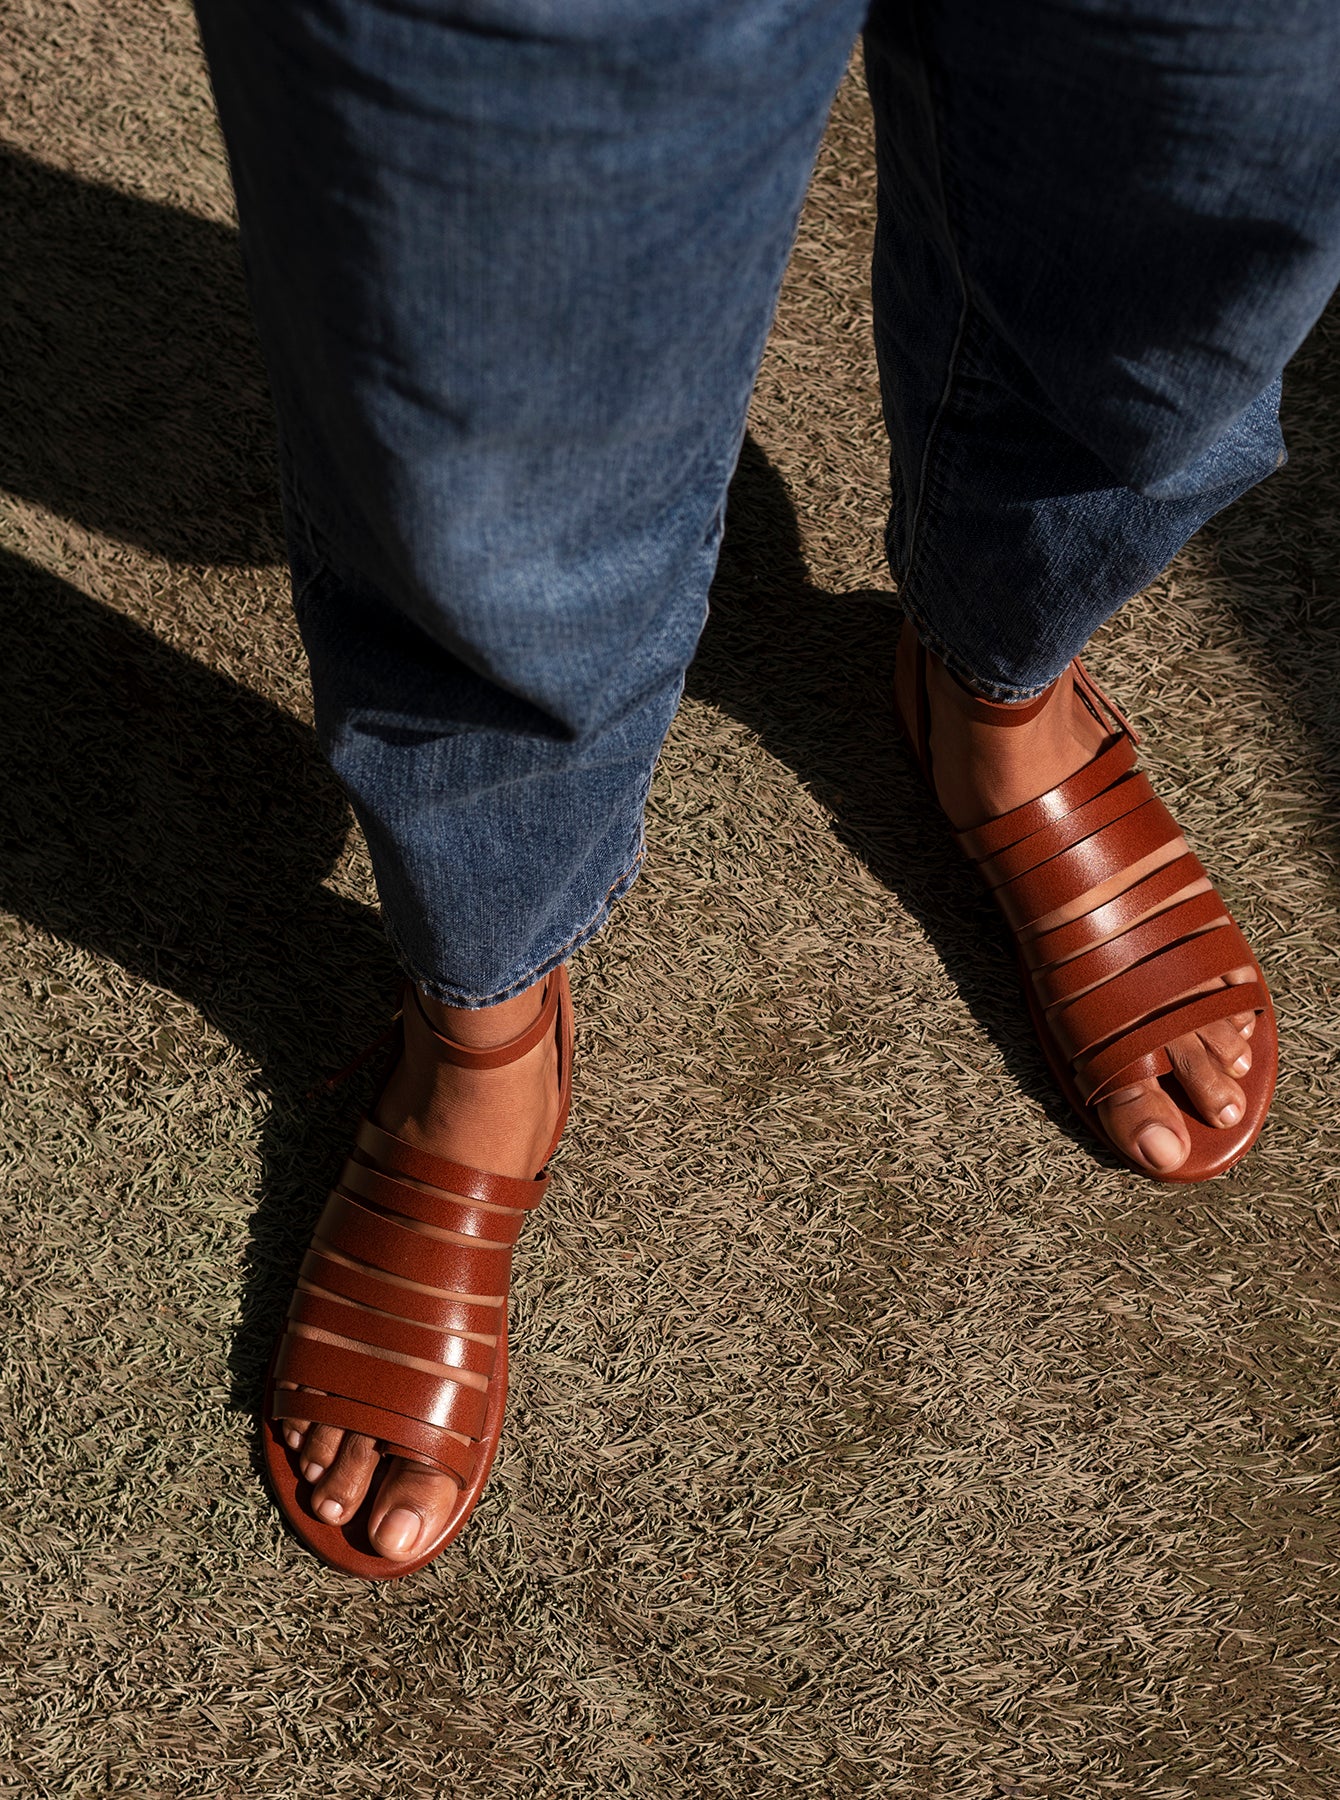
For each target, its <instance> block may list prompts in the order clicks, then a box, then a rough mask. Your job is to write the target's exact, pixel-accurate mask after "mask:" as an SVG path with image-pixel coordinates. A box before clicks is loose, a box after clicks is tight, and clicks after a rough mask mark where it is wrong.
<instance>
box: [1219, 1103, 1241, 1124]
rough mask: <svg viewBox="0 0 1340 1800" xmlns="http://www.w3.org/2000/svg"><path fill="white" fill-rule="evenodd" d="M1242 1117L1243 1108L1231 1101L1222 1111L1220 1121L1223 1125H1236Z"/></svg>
mask: <svg viewBox="0 0 1340 1800" xmlns="http://www.w3.org/2000/svg"><path fill="white" fill-rule="evenodd" d="M1241 1117H1242V1108H1241V1107H1240V1106H1235V1105H1233V1104H1232V1102H1230V1103H1229V1105H1227V1106H1226V1107H1225V1108H1224V1110H1223V1111H1222V1112H1221V1113H1220V1115H1219V1123H1220V1124H1221V1125H1236V1124H1237V1122H1238V1120H1239V1119H1240V1118H1241Z"/></svg>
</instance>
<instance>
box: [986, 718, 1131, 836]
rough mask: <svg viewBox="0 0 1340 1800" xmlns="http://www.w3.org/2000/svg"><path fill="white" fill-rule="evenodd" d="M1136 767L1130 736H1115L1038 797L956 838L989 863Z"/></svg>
mask: <svg viewBox="0 0 1340 1800" xmlns="http://www.w3.org/2000/svg"><path fill="white" fill-rule="evenodd" d="M1134 767H1135V746H1134V745H1133V744H1132V743H1131V741H1130V739H1129V738H1124V737H1119V738H1113V740H1112V742H1111V743H1110V744H1108V745H1107V746H1106V748H1105V749H1102V750H1100V751H1099V752H1098V754H1097V756H1095V757H1094V759H1093V761H1092V762H1091V763H1086V764H1085V765H1084V767H1083V768H1082V769H1079V770H1077V771H1076V773H1075V774H1073V775H1071V776H1068V777H1067V778H1066V780H1065V781H1063V782H1061V783H1060V784H1059V785H1058V786H1057V787H1054V788H1050V789H1049V790H1048V791H1047V792H1046V793H1045V794H1039V795H1038V797H1037V799H1036V800H1026V801H1025V802H1024V804H1023V805H1022V806H1016V807H1015V808H1014V809H1013V811H1012V812H1007V813H1001V815H1000V816H999V818H995V819H989V820H988V821H987V823H986V824H985V825H974V826H973V827H972V829H971V830H970V831H959V832H956V833H955V837H956V839H957V841H958V843H959V845H960V847H961V848H962V850H963V851H964V854H965V855H967V856H968V857H970V858H971V859H972V861H973V862H978V863H980V862H985V861H986V859H987V858H988V857H991V856H998V855H999V854H1000V852H1001V851H1002V850H1007V849H1009V847H1010V845H1011V844H1018V843H1021V842H1022V841H1023V839H1024V838H1028V837H1032V835H1033V833H1034V832H1036V831H1044V830H1045V829H1046V828H1047V826H1049V825H1057V824H1059V823H1060V821H1061V820H1062V819H1064V818H1067V817H1068V816H1069V815H1070V814H1071V813H1072V812H1074V811H1075V809H1076V807H1079V806H1083V805H1084V804H1085V802H1086V801H1088V800H1092V799H1093V797H1094V795H1095V794H1101V793H1102V791H1103V789H1104V788H1109V787H1111V786H1112V784H1113V782H1115V781H1119V780H1120V779H1121V777H1122V776H1123V775H1127V774H1129V773H1130V771H1131V770H1132V769H1133V768H1134Z"/></svg>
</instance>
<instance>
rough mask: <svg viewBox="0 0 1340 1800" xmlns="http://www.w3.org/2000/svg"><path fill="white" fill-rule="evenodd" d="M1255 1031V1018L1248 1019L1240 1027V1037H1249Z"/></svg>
mask: <svg viewBox="0 0 1340 1800" xmlns="http://www.w3.org/2000/svg"><path fill="white" fill-rule="evenodd" d="M1255 1030H1256V1020H1255V1018H1250V1019H1248V1021H1247V1023H1246V1024H1245V1025H1244V1026H1243V1027H1242V1035H1243V1037H1250V1036H1251V1035H1252V1033H1253V1032H1254V1031H1255Z"/></svg>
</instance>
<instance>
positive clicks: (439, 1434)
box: [271, 1388, 475, 1485]
mask: <svg viewBox="0 0 1340 1800" xmlns="http://www.w3.org/2000/svg"><path fill="white" fill-rule="evenodd" d="M271 1411H272V1412H273V1413H274V1416H275V1418H276V1419H310V1420H311V1422H312V1424H313V1425H333V1426H335V1427H336V1429H337V1430H339V1431H360V1432H362V1433H363V1435H364V1436H365V1437H370V1438H376V1439H377V1440H378V1442H379V1443H380V1444H381V1446H382V1448H383V1449H384V1450H385V1451H386V1452H387V1453H388V1454H389V1455H392V1456H396V1455H407V1456H411V1457H413V1459H414V1460H415V1461H416V1462H427V1463H431V1464H432V1465H433V1467H434V1468H438V1469H445V1470H446V1472H447V1473H448V1474H449V1475H454V1476H455V1477H456V1479H457V1481H459V1482H461V1483H462V1485H463V1484H464V1483H465V1482H467V1481H468V1480H469V1479H470V1476H471V1474H472V1473H473V1471H474V1466H475V1446H474V1444H472V1443H470V1444H462V1443H461V1442H460V1441H459V1440H458V1439H457V1438H454V1437H453V1436H452V1435H451V1433H450V1432H449V1431H444V1430H442V1429H441V1427H439V1426H437V1425H425V1424H424V1422H423V1420H422V1419H407V1418H403V1417H402V1416H401V1415H400V1414H398V1413H391V1412H387V1411H386V1410H385V1408H384V1407H380V1406H369V1405H368V1404H367V1403H366V1402H365V1401H362V1400H346V1399H345V1398H344V1396H343V1395H342V1394H314V1393H307V1392H304V1393H295V1392H294V1391H293V1390H292V1389H291V1388H276V1389H275V1391H274V1401H273V1404H272V1406H271Z"/></svg>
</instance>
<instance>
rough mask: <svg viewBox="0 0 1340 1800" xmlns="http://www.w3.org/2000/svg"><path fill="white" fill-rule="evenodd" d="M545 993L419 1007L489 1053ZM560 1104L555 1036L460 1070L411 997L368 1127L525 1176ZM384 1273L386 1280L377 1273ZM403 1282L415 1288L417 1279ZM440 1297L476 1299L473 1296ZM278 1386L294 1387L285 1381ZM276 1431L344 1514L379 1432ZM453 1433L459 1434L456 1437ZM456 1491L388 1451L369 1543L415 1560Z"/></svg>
mask: <svg viewBox="0 0 1340 1800" xmlns="http://www.w3.org/2000/svg"><path fill="white" fill-rule="evenodd" d="M543 994H544V983H543V982H537V983H536V985H535V986H534V987H531V988H529V989H527V991H526V992H525V993H524V994H519V995H517V996H516V997H515V998H514V999H512V1000H505V1001H503V1002H502V1003H501V1004H500V1005H498V1006H491V1007H487V1008H484V1009H482V1010H479V1011H473V1012H466V1011H460V1010H457V1009H455V1008H451V1007H446V1006H442V1005H440V1004H439V1003H438V1002H436V1001H433V1000H427V999H425V1000H424V1001H423V1007H424V1011H425V1012H426V1013H427V1014H428V1016H429V1018H430V1019H431V1020H432V1023H433V1024H434V1025H435V1026H436V1027H437V1029H438V1030H439V1031H442V1032H443V1033H445V1034H446V1036H448V1037H451V1038H454V1039H456V1041H457V1042H458V1043H462V1044H466V1045H468V1046H470V1048H472V1049H486V1048H489V1047H490V1046H492V1045H496V1044H505V1043H507V1042H508V1041H509V1040H510V1039H512V1038H515V1037H518V1036H519V1035H520V1034H521V1033H522V1032H523V1031H525V1029H526V1028H527V1026H529V1025H531V1024H533V1023H534V1021H535V1020H536V1018H538V1016H539V1013H540V1009H541V1004H542V1000H543ZM558 1108H559V1089H558V1063H557V1049H556V1045H555V1041H554V1038H553V1037H552V1036H546V1037H544V1038H543V1039H542V1040H541V1041H540V1043H538V1044H537V1045H536V1046H535V1048H534V1049H533V1050H531V1051H529V1052H528V1053H527V1055H525V1056H523V1057H522V1058H520V1059H519V1060H518V1061H517V1062H514V1063H509V1064H507V1065H506V1066H505V1067H503V1068H500V1069H463V1068H460V1067H458V1066H457V1065H455V1064H453V1063H450V1062H448V1061H447V1060H446V1058H445V1057H444V1056H443V1055H442V1054H441V1049H440V1046H439V1045H438V1043H437V1040H436V1039H435V1038H434V1037H433V1034H432V1032H431V1031H430V1030H429V1029H428V1027H427V1025H426V1024H425V1022H424V1018H423V1016H422V1014H421V1013H420V1012H419V1009H418V1008H417V1007H415V1006H414V1005H413V1004H412V1003H411V1004H410V1005H408V1006H407V1008H406V1012H405V1051H404V1055H403V1057H402V1058H401V1061H400V1064H399V1066H398V1067H397V1069H396V1070H395V1073H394V1074H393V1075H392V1077H391V1079H390V1081H389V1082H388V1083H387V1085H386V1089H385V1091H384V1093H383V1094H382V1096H381V1099H380V1100H379V1102H378V1104H377V1108H376V1111H375V1114H374V1117H373V1123H374V1124H377V1125H380V1126H381V1127H382V1129H383V1130H385V1131H391V1132H395V1133H396V1134H397V1135H398V1136H399V1137H402V1138H404V1139H405V1140H406V1142H408V1143H410V1144H413V1145H415V1146H416V1147H418V1148H420V1149H424V1150H428V1151H431V1152H432V1153H433V1154H434V1155H436V1156H440V1157H445V1158H447V1159H449V1160H450V1161H453V1162H458V1163H464V1164H465V1165H466V1166H467V1167H469V1168H474V1169H486V1170H488V1171H489V1172H490V1173H492V1174H495V1175H511V1176H515V1177H518V1178H520V1179H523V1180H524V1179H528V1178H529V1177H530V1176H532V1175H534V1174H535V1173H536V1172H537V1170H538V1169H539V1167H540V1163H541V1161H542V1160H543V1158H544V1155H545V1152H546V1150H547V1149H548V1146H549V1143H550V1140H551V1139H552V1137H553V1133H554V1129H555V1126H556V1124H557V1122H558ZM402 1179H403V1178H402ZM472 1204H475V1205H478V1204H479V1203H478V1202H477V1201H476V1202H472ZM490 1210H493V1211H496V1212H497V1213H498V1215H499V1218H500V1219H502V1218H509V1219H510V1218H515V1217H516V1214H515V1212H514V1211H513V1210H512V1209H510V1208H505V1207H497V1208H492V1209H490ZM396 1222H397V1224H401V1225H405V1226H412V1228H413V1229H414V1230H417V1231H422V1232H425V1233H427V1234H428V1235H429V1236H432V1237H437V1238H440V1239H443V1240H445V1241H446V1242H447V1243H454V1244H462V1245H465V1246H466V1247H467V1248H469V1247H474V1248H493V1247H498V1246H500V1245H501V1244H502V1240H501V1239H499V1240H498V1246H495V1243H494V1241H493V1240H483V1239H479V1238H466V1237H461V1236H460V1235H459V1234H457V1233H455V1232H450V1231H439V1230H436V1229H435V1228H434V1227H433V1226H430V1225H421V1224H416V1223H415V1222H414V1221H412V1220H409V1219H405V1218H401V1217H399V1216H398V1217H397V1221H396ZM319 1241H320V1240H317V1242H318V1243H319ZM320 1247H321V1248H322V1250H323V1251H324V1253H325V1254H326V1255H327V1256H330V1257H331V1258H332V1259H333V1260H335V1261H338V1262H344V1263H346V1264H348V1263H349V1261H350V1259H349V1258H348V1257H345V1256H341V1255H339V1254H338V1253H337V1252H336V1251H334V1250H332V1249H331V1248H330V1247H329V1246H328V1245H324V1244H322V1245H321V1246H320ZM350 1266H352V1267H355V1268H356V1267H358V1266H359V1265H358V1264H356V1263H353V1264H351V1265H350ZM382 1279H383V1281H384V1280H386V1279H387V1278H386V1277H385V1275H383V1276H382ZM392 1279H394V1278H392ZM298 1285H299V1287H301V1288H306V1289H307V1290H308V1291H309V1292H312V1293H316V1294H322V1293H324V1292H325V1290H323V1289H321V1288H318V1287H313V1286H312V1285H311V1284H310V1283H309V1282H306V1281H303V1280H300V1281H299V1283H298ZM402 1285H404V1286H405V1287H407V1288H410V1289H415V1288H417V1287H418V1284H417V1283H415V1282H404V1283H403V1284H402ZM419 1291H420V1292H436V1290H432V1289H419ZM333 1297H335V1298H338V1296H333ZM449 1297H450V1298H462V1299H468V1300H470V1301H472V1302H473V1303H475V1304H480V1303H481V1296H479V1295H477V1294H475V1295H460V1296H457V1295H452V1296H449ZM505 1299H506V1295H505V1294H499V1295H497V1296H494V1297H492V1298H491V1299H487V1300H485V1301H483V1302H482V1303H484V1304H489V1305H493V1306H496V1307H498V1308H499V1309H501V1307H502V1305H503V1303H504V1301H505ZM364 1310H370V1309H364ZM291 1329H292V1330H294V1331H297V1332H300V1333H302V1334H304V1335H305V1336H307V1337H310V1338H313V1339H315V1340H317V1341H318V1342H323V1343H330V1344H334V1345H337V1346H339V1347H341V1348H348V1349H355V1350H361V1351H363V1352H364V1353H365V1354H371V1355H376V1356H381V1357H383V1358H385V1360H387V1361H389V1362H398V1363H402V1364H405V1365H407V1366H408V1367H410V1368H413V1369H421V1370H423V1371H425V1372H426V1373H428V1374H431V1375H439V1376H446V1375H450V1377H451V1379H453V1380H456V1381H464V1382H467V1383H469V1384H471V1385H472V1386H475V1387H479V1388H483V1387H485V1386H486V1385H487V1378H486V1377H485V1376H483V1375H473V1374H470V1373H468V1372H466V1371H454V1370H448V1369H445V1368H443V1367H440V1366H439V1365H438V1364H436V1363H431V1362H423V1361H421V1360H420V1359H419V1358H417V1357H412V1356H402V1355H398V1354H396V1353H395V1352H393V1351H383V1350H370V1348H369V1346H368V1345H366V1344H353V1343H351V1342H350V1340H348V1339H346V1338H341V1337H336V1336H334V1335H332V1334H330V1333H328V1332H324V1331H319V1330H315V1329H313V1328H312V1327H310V1326H303V1325H294V1326H292V1327H291ZM472 1335H474V1336H475V1338H476V1341H478V1342H480V1343H484V1344H487V1345H488V1346H489V1347H490V1348H491V1347H492V1346H493V1345H494V1344H496V1342H497V1338H496V1336H480V1335H479V1334H472ZM280 1385H281V1386H288V1387H291V1386H292V1383H281V1384H280ZM284 1435H285V1440H286V1442H287V1443H288V1446H289V1448H290V1449H291V1450H294V1451H297V1452H298V1453H299V1456H300V1465H301V1468H302V1472H303V1475H304V1477H305V1478H306V1479H307V1480H308V1481H310V1482H311V1483H312V1484H313V1487H312V1508H313V1510H314V1511H315V1513H316V1514H317V1516H318V1517H319V1518H322V1519H324V1520H326V1522H327V1523H329V1524H332V1525H338V1524H340V1523H342V1522H343V1521H345V1520H347V1519H350V1518H352V1517H353V1515H354V1514H355V1513H356V1512H357V1511H358V1509H359V1507H360V1506H361V1505H362V1503H363V1500H364V1498H365V1496H366V1494H367V1491H368V1488H369V1486H370V1485H371V1482H372V1478H373V1476H374V1475H375V1473H376V1471H377V1466H378V1464H379V1462H380V1461H381V1455H380V1452H379V1451H378V1449H377V1444H376V1440H375V1439H373V1438H369V1437H363V1436H361V1435H360V1434H359V1433H357V1432H346V1431H340V1430H337V1429H336V1428H335V1427H334V1426H330V1425H320V1424H318V1425H312V1424H310V1423H308V1422H307V1421H304V1420H299V1419H293V1420H289V1421H288V1422H287V1424H286V1426H285V1432H284ZM461 1441H462V1443H465V1442H468V1440H467V1439H464V1438H462V1439H461ZM457 1492H458V1489H457V1485H456V1482H455V1480H454V1478H453V1477H452V1476H450V1475H448V1474H445V1473H443V1472H442V1471H440V1470H437V1469H431V1468H428V1467H427V1466H425V1465H423V1464H420V1463H414V1462H410V1461H408V1460H407V1459H405V1458H403V1457H394V1458H392V1459H391V1463H390V1468H389V1469H388V1471H387V1475H386V1479H385V1480H384V1481H383V1482H382V1485H381V1487H380V1489H379V1490H378V1494H377V1500H376V1504H375V1506H374V1508H373V1511H372V1514H371V1516H370V1518H369V1535H370V1537H371V1539H372V1542H373V1544H374V1545H375V1546H376V1548H377V1550H378V1551H379V1552H380V1553H381V1554H382V1555H383V1556H386V1557H389V1558H392V1559H393V1560H397V1561H406V1560H408V1559H410V1558H412V1557H413V1556H414V1555H415V1553H416V1546H417V1545H419V1544H431V1543H432V1542H433V1540H434V1539H435V1538H436V1537H437V1536H438V1534H439V1533H440V1532H441V1530H442V1528H443V1526H444V1525H445V1523H446V1520H447V1517H448V1515H449V1514H450V1512H451V1509H452V1507H453V1506H454V1505H455V1502H456V1495H457Z"/></svg>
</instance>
